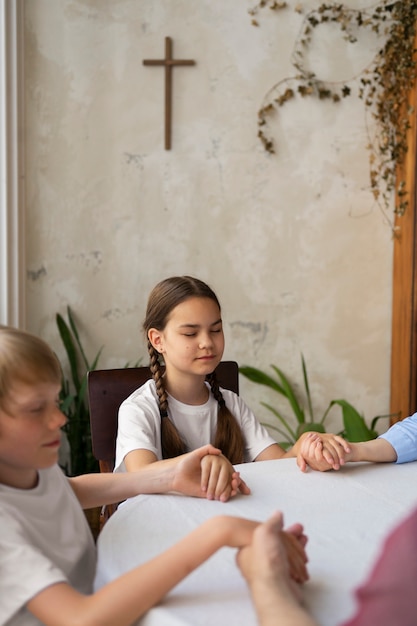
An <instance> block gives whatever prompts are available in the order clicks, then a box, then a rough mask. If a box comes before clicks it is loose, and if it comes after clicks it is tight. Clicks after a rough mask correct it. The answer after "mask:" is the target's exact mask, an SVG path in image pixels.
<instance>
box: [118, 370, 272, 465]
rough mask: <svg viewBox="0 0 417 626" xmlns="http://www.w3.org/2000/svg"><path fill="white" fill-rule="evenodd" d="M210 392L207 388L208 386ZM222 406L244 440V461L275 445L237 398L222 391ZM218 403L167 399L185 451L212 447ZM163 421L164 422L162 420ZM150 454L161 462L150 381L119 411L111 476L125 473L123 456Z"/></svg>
mask: <svg viewBox="0 0 417 626" xmlns="http://www.w3.org/2000/svg"><path fill="white" fill-rule="evenodd" d="M208 387H209V388H210V386H209V385H208ZM221 391H222V394H223V398H224V400H225V402H226V406H227V408H228V409H229V411H230V412H231V413H232V415H233V416H234V417H235V419H236V420H237V422H238V424H239V426H240V428H241V430H242V434H243V437H244V440H245V451H244V461H245V462H248V461H253V460H254V459H255V458H256V457H257V456H258V454H260V453H261V452H262V450H265V448H267V447H268V446H270V445H272V444H274V443H276V441H275V439H273V438H272V437H271V436H270V435H269V433H268V431H267V430H266V428H264V427H263V426H262V425H261V424H260V423H259V422H258V420H257V419H256V417H255V416H254V414H253V413H252V411H251V410H250V408H249V407H248V406H247V405H246V404H245V402H244V401H243V400H242V398H240V397H239V396H238V395H236V394H235V393H233V392H232V391H229V390H228V389H222V390H221ZM217 411H218V403H217V401H216V400H215V398H214V396H213V394H212V393H209V399H208V400H207V402H206V403H205V404H201V405H198V406H194V405H189V404H183V403H182V402H178V400H176V399H175V398H173V397H172V396H170V395H168V415H169V419H170V420H171V421H172V422H173V423H174V425H175V426H176V428H177V430H178V432H179V433H180V435H181V437H182V439H183V441H184V442H185V444H186V446H187V450H195V449H196V448H199V447H200V446H204V445H206V444H208V443H211V444H212V443H214V437H215V434H216V428H217ZM164 419H166V418H164ZM143 449H145V450H150V451H151V452H153V453H154V454H155V456H156V457H157V458H158V460H159V459H162V450H161V417H160V415H159V403H158V396H157V393H156V386H155V382H154V380H152V379H151V380H148V381H147V382H146V383H145V384H144V385H142V387H139V389H136V391H134V392H133V393H132V394H131V395H130V396H129V397H128V398H126V400H124V402H122V404H121V405H120V408H119V426H118V432H117V441H116V462H115V469H114V471H115V472H123V471H125V466H124V461H123V459H124V458H125V456H126V454H128V452H131V451H132V450H143Z"/></svg>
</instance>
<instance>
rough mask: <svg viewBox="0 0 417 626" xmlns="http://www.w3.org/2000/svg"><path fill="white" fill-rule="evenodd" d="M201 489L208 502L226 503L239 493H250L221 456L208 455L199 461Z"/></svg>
mask: <svg viewBox="0 0 417 626" xmlns="http://www.w3.org/2000/svg"><path fill="white" fill-rule="evenodd" d="M201 489H202V491H203V492H205V493H206V494H207V499H208V500H221V502H227V501H228V500H229V499H230V498H231V497H232V496H235V495H236V494H237V493H239V492H240V493H242V494H245V495H248V494H249V493H250V489H249V487H248V486H247V485H246V483H245V481H244V480H242V479H241V478H240V475H239V473H238V472H236V471H235V469H234V467H233V465H232V464H231V463H230V461H229V460H228V459H227V458H226V457H225V456H223V454H219V455H212V454H208V455H206V456H205V457H203V458H202V459H201Z"/></svg>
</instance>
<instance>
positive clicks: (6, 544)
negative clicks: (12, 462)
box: [0, 465, 96, 626]
mask: <svg viewBox="0 0 417 626" xmlns="http://www.w3.org/2000/svg"><path fill="white" fill-rule="evenodd" d="M95 566H96V549H95V545H94V539H93V537H92V534H91V531H90V528H89V526H88V523H87V520H86V517H85V515H84V512H83V510H82V508H81V506H80V504H79V502H78V500H77V498H76V496H75V494H74V492H73V490H72V488H71V486H70V484H69V482H68V479H67V478H66V477H65V476H64V474H63V472H62V470H61V469H60V467H58V465H55V466H53V467H51V468H48V469H44V470H40V471H39V482H38V484H37V486H36V487H35V488H34V489H29V490H25V489H13V488H11V487H7V486H5V485H0V626H3V625H7V626H35V625H36V626H38V625H39V624H40V623H41V622H39V620H37V619H36V618H35V617H33V615H31V613H29V611H27V609H26V608H25V605H26V603H27V602H28V601H29V600H30V599H31V598H33V597H34V596H35V595H36V594H37V593H39V592H40V591H42V590H43V589H45V588H46V587H49V586H50V585H52V584H55V583H58V582H68V583H69V584H70V585H71V586H72V587H74V588H76V589H77V590H78V591H80V592H81V593H84V594H89V593H92V588H93V580H94V573H95Z"/></svg>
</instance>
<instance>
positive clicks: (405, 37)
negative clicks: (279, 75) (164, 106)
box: [249, 0, 417, 215]
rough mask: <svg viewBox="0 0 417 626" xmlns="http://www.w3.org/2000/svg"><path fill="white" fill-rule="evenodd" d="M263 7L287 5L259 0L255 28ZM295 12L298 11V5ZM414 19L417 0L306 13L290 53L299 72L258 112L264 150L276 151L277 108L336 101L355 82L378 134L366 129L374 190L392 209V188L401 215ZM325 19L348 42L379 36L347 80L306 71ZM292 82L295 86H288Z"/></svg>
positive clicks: (336, 6) (324, 8)
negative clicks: (367, 59)
mask: <svg viewBox="0 0 417 626" xmlns="http://www.w3.org/2000/svg"><path fill="white" fill-rule="evenodd" d="M265 8H269V9H272V10H273V11H276V10H280V9H285V8H287V3H286V2H277V1H276V0H261V1H260V2H259V3H258V4H257V5H256V6H255V7H253V8H252V9H251V10H250V11H249V13H250V14H251V16H252V24H253V25H254V26H259V21H258V14H259V13H260V11H261V10H262V9H265ZM295 10H296V11H297V12H299V13H301V12H302V7H301V5H300V4H298V5H297V6H296V7H295ZM416 20H417V0H397V1H394V2H392V1H391V2H390V1H389V0H383V1H382V2H378V3H377V4H374V5H373V6H372V7H371V8H368V9H361V10H357V9H350V8H348V7H346V6H345V5H343V4H328V3H323V4H321V5H320V6H319V7H318V9H316V10H314V11H311V12H309V13H308V14H306V16H305V18H304V20H303V24H302V27H301V30H300V33H299V35H298V37H297V40H296V43H295V46H294V50H293V53H292V57H291V58H292V63H293V65H294V67H295V68H296V70H297V72H298V74H297V75H296V76H295V77H292V78H286V79H284V80H281V81H280V82H278V83H277V84H275V85H274V86H273V87H272V88H271V89H270V90H269V92H268V93H267V94H266V96H265V98H264V101H263V104H262V106H261V108H260V110H259V111H258V136H259V139H260V140H261V142H262V144H263V146H264V148H265V150H266V151H267V152H269V153H271V154H272V153H274V152H275V151H276V150H275V144H274V140H273V138H272V136H271V132H270V128H269V122H270V118H271V115H273V114H274V113H276V111H277V110H278V108H279V107H281V106H283V105H284V104H285V103H287V102H289V101H290V100H292V99H294V98H295V97H297V96H301V97H307V96H314V97H316V98H319V99H320V100H332V101H333V102H335V103H336V102H339V101H340V100H341V99H342V98H345V97H347V96H350V95H351V94H352V93H353V89H354V87H353V85H355V86H356V87H357V95H358V96H359V97H360V98H361V99H362V100H363V102H364V104H365V110H366V111H367V112H368V113H370V114H371V116H372V118H373V119H374V121H375V122H376V124H375V126H376V133H375V134H373V135H372V137H371V134H370V132H369V131H368V137H369V143H368V146H367V148H368V151H369V163H370V187H371V191H372V194H373V196H374V198H375V200H376V201H377V202H378V203H379V204H380V205H381V206H383V207H384V208H385V209H386V208H389V207H391V203H392V196H393V192H394V191H396V206H395V212H396V213H397V214H398V215H402V214H403V213H404V211H405V210H406V208H407V204H408V199H407V196H408V190H407V189H406V184H405V181H403V180H398V181H397V180H396V174H397V167H398V166H399V165H402V163H403V162H404V158H405V155H406V152H407V132H408V130H409V128H410V122H411V117H412V115H413V112H414V110H413V108H412V107H411V106H409V104H408V102H409V95H410V90H411V89H412V88H413V87H414V85H415V81H416V76H417V69H416V49H415V40H416ZM328 23H334V24H336V25H338V27H339V28H340V30H341V33H342V37H343V38H344V39H345V40H346V41H348V42H349V43H351V44H354V43H356V42H357V35H358V29H366V30H367V31H369V32H373V33H375V34H377V35H378V36H379V37H381V38H382V40H383V44H382V47H381V48H380V49H379V51H378V52H377V54H376V55H375V57H374V59H373V60H372V62H371V63H370V65H368V66H367V67H366V68H365V69H364V70H363V71H362V72H361V74H360V75H359V76H356V77H355V78H354V79H352V81H349V84H348V83H347V82H346V83H336V82H330V81H322V80H320V79H319V78H318V77H317V76H316V75H315V74H314V73H313V72H311V71H309V70H308V65H307V62H306V61H307V58H308V52H309V46H310V44H311V42H312V37H313V33H314V31H315V30H316V32H317V29H318V28H319V26H320V25H321V24H328ZM294 81H295V85H296V87H293V86H292V85H293V84H294Z"/></svg>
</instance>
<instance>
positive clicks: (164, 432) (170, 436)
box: [148, 341, 187, 459]
mask: <svg viewBox="0 0 417 626" xmlns="http://www.w3.org/2000/svg"><path fill="white" fill-rule="evenodd" d="M148 352H149V361H150V363H149V367H150V370H151V372H152V378H153V379H154V381H155V385H156V393H157V394H158V399H159V413H160V415H161V447H162V457H163V458H164V459H170V458H172V457H174V456H179V455H180V454H184V452H186V451H187V450H186V446H185V443H184V442H183V440H182V439H181V436H180V434H179V432H178V430H177V429H176V427H175V426H174V424H173V423H172V422H171V420H170V419H169V417H168V396H167V392H166V389H165V384H164V378H163V374H164V370H163V367H162V366H161V363H160V361H159V353H158V351H157V350H155V348H154V347H153V345H152V344H151V342H150V341H148Z"/></svg>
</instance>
